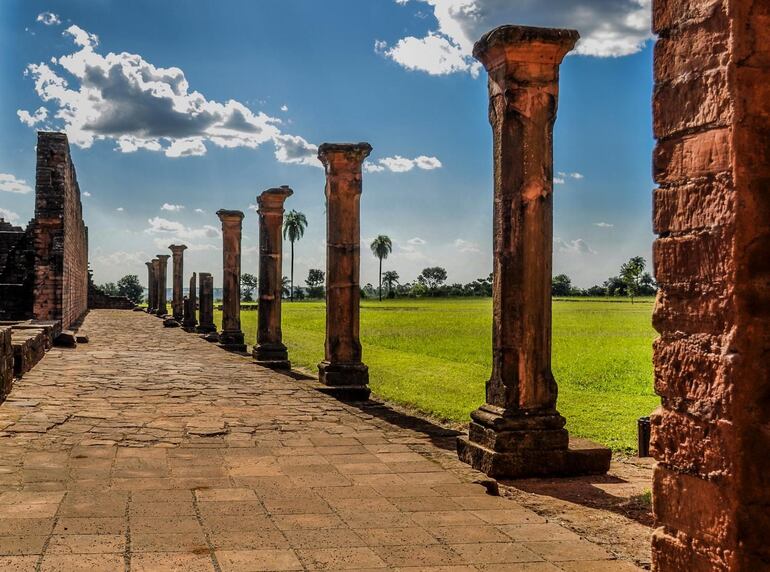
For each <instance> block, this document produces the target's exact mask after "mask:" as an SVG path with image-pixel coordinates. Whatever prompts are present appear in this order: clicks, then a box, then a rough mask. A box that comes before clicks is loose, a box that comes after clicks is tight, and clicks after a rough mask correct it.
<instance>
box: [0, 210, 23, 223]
mask: <svg viewBox="0 0 770 572" xmlns="http://www.w3.org/2000/svg"><path fill="white" fill-rule="evenodd" d="M0 219H3V220H4V221H6V222H12V223H16V222H19V214H18V213H15V212H13V211H9V210H8V209H4V208H1V207H0Z"/></svg>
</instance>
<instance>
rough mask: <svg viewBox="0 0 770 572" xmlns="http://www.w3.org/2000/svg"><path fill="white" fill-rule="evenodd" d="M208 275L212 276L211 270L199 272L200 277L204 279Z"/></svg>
mask: <svg viewBox="0 0 770 572" xmlns="http://www.w3.org/2000/svg"><path fill="white" fill-rule="evenodd" d="M208 277H211V272H198V278H199V279H201V280H202V279H203V278H208Z"/></svg>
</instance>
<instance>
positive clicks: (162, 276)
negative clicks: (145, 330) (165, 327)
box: [155, 254, 170, 316]
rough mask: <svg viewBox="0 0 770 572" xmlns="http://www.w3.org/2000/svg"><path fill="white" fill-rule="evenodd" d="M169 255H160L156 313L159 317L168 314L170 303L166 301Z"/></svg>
mask: <svg viewBox="0 0 770 572" xmlns="http://www.w3.org/2000/svg"><path fill="white" fill-rule="evenodd" d="M169 258H170V255H168V254H158V307H157V308H156V309H155V313H156V314H157V315H158V316H165V315H166V314H168V303H167V301H166V298H167V296H166V280H167V275H168V259H169Z"/></svg>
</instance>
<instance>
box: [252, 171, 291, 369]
mask: <svg viewBox="0 0 770 572" xmlns="http://www.w3.org/2000/svg"><path fill="white" fill-rule="evenodd" d="M292 194H294V191H292V190H291V189H290V188H289V187H287V186H283V187H279V188H277V189H268V190H266V191H265V192H263V193H262V194H261V195H259V196H258V197H257V204H258V205H259V210H258V211H257V212H258V213H259V308H258V310H259V311H258V312H257V345H256V346H254V352H253V354H254V359H255V360H256V362H257V363H258V364H259V365H262V366H265V367H269V368H272V369H291V362H289V354H288V352H287V351H286V346H285V345H284V344H283V340H282V337H283V336H282V332H281V294H282V291H283V282H282V278H283V240H282V239H283V235H282V226H283V203H284V202H285V201H286V199H287V197H290V196H291V195H292Z"/></svg>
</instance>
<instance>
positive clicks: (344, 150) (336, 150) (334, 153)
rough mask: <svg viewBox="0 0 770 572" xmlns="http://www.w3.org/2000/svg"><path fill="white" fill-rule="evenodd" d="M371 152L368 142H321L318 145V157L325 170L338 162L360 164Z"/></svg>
mask: <svg viewBox="0 0 770 572" xmlns="http://www.w3.org/2000/svg"><path fill="white" fill-rule="evenodd" d="M371 152H372V146H371V145H369V143H365V142H361V143H322V144H321V146H320V147H318V159H319V160H320V161H321V163H323V165H324V167H325V168H326V170H327V171H328V170H329V167H330V166H334V165H336V164H339V163H343V164H350V163H353V164H356V165H359V166H360V165H361V163H363V161H364V159H366V158H367V157H368V156H369V153H371Z"/></svg>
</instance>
